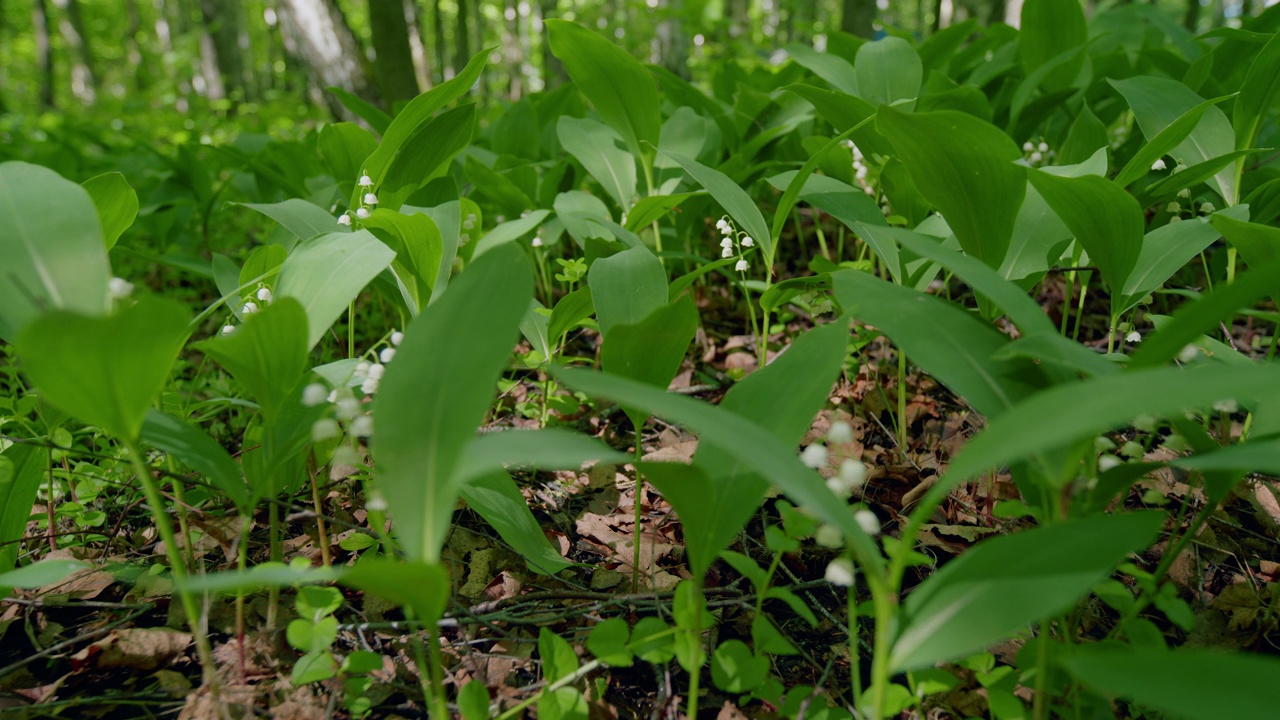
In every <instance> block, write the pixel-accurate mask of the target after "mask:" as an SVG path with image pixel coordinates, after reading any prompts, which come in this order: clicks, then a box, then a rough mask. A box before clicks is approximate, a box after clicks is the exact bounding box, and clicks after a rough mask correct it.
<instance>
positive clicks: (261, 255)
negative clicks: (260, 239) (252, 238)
mask: <svg viewBox="0 0 1280 720" xmlns="http://www.w3.org/2000/svg"><path fill="white" fill-rule="evenodd" d="M287 257H289V253H288V252H287V251H285V249H284V248H283V247H281V246H279V245H259V246H258V247H256V248H254V249H253V252H251V253H249V257H247V258H245V259H244V267H242V268H240V278H239V280H240V282H239V287H240V293H239V295H238V296H237V297H236V298H233V300H253V301H255V302H254V304H259V303H258V302H257V297H255V296H256V294H257V289H258V288H257V283H265V284H266V285H268V286H273V285H275V284H276V277H277V276H278V275H279V274H280V266H281V265H283V264H284V261H285V258H287ZM219 289H221V288H219ZM236 305H237V306H238V307H237V309H239V310H240V312H239V313H237V316H238V317H240V318H241V319H242V320H243V319H244V305H242V304H240V303H238V302H237V303H236Z"/></svg>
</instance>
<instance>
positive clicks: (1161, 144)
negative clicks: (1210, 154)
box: [1115, 95, 1232, 187]
mask: <svg viewBox="0 0 1280 720" xmlns="http://www.w3.org/2000/svg"><path fill="white" fill-rule="evenodd" d="M1230 97H1232V96H1231V95H1223V96H1222V97H1216V98H1213V99H1210V100H1205V101H1204V102H1202V103H1198V104H1196V105H1195V106H1194V107H1192V108H1191V109H1189V110H1187V111H1186V112H1184V113H1183V114H1182V115H1179V116H1178V118H1177V119H1176V120H1174V121H1173V122H1171V123H1169V124H1168V125H1167V126H1165V128H1164V129H1163V130H1161V131H1160V132H1158V133H1156V135H1155V137H1153V138H1151V140H1150V142H1148V143H1147V144H1146V145H1143V146H1142V149H1141V150H1139V151H1138V152H1136V153H1134V155H1133V157H1132V158H1130V160H1129V162H1128V163H1127V164H1126V165H1125V166H1124V169H1122V170H1121V171H1120V174H1119V175H1117V176H1116V178H1115V183H1116V184H1117V185H1119V186H1120V187H1128V186H1129V185H1131V184H1132V183H1133V182H1134V181H1135V180H1137V179H1138V178H1140V177H1143V176H1145V175H1146V174H1147V173H1149V172H1151V165H1152V164H1153V163H1155V161H1156V160H1158V159H1160V158H1162V157H1164V156H1165V155H1168V154H1169V153H1170V152H1172V151H1173V149H1174V148H1176V147H1177V146H1178V145H1179V144H1181V143H1182V142H1183V141H1184V140H1186V139H1187V137H1188V136H1189V135H1191V132H1192V131H1193V130H1195V129H1196V127H1197V126H1198V125H1199V123H1200V119H1201V118H1202V117H1204V114H1205V112H1207V111H1208V110H1209V108H1211V107H1213V106H1214V105H1217V104H1218V103H1220V102H1222V101H1223V100H1226V99H1227V98H1230Z"/></svg>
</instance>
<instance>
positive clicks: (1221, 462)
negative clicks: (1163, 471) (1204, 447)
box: [1169, 437, 1280, 475]
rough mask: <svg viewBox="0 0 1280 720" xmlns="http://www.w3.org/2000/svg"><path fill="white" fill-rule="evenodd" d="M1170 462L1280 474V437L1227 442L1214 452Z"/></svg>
mask: <svg viewBox="0 0 1280 720" xmlns="http://www.w3.org/2000/svg"><path fill="white" fill-rule="evenodd" d="M1169 464H1170V465H1174V466H1176V467H1180V468H1186V469H1188V470H1201V471H1206V470H1239V471H1241V472H1251V473H1264V474H1267V475H1276V474H1280V438H1274V437H1273V438H1269V439H1266V440H1250V441H1249V442H1246V443H1243V444H1240V445H1228V446H1227V447H1224V448H1221V449H1219V450H1214V451H1213V452H1209V453H1204V454H1198V455H1191V456H1189V457H1181V458H1176V459H1174V460H1172V461H1170V463H1169Z"/></svg>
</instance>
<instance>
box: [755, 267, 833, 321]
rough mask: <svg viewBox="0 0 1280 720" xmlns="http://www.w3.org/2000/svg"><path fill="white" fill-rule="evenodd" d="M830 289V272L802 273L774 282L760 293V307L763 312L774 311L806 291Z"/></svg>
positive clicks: (814, 291) (806, 292)
mask: <svg viewBox="0 0 1280 720" xmlns="http://www.w3.org/2000/svg"><path fill="white" fill-rule="evenodd" d="M830 289H831V273H818V274H817V275H804V276H801V277H794V278H790V279H787V280H783V281H782V282H779V283H774V284H773V285H770V286H769V289H768V290H765V291H764V292H763V293H761V294H760V307H761V308H763V309H764V311H765V312H770V313H771V312H774V311H775V310H777V309H778V308H780V307H782V306H783V305H786V304H787V303H789V302H791V301H792V300H793V299H795V298H797V297H800V296H801V295H805V294H808V293H817V292H823V291H826V290H830Z"/></svg>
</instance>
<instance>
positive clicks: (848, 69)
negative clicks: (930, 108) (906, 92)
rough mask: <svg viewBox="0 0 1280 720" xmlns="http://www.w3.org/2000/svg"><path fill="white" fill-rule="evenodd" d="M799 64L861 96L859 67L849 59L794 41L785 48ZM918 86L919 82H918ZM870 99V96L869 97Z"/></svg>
mask: <svg viewBox="0 0 1280 720" xmlns="http://www.w3.org/2000/svg"><path fill="white" fill-rule="evenodd" d="M784 49H785V50H786V51H787V55H789V56H790V57H791V59H792V60H794V61H795V62H796V63H797V64H798V65H800V66H802V67H804V68H805V69H806V70H808V71H809V72H811V73H813V74H814V75H817V76H818V77H820V78H822V79H823V80H825V81H826V82H827V83H828V84H829V85H831V87H833V88H835V89H836V90H839V91H840V92H842V93H845V94H846V95H853V96H857V97H861V96H862V93H860V92H859V88H858V79H859V78H858V72H857V69H856V68H855V67H854V66H853V65H850V64H849V61H848V60H845V59H844V58H842V57H840V56H839V55H834V54H832V53H823V52H818V51H817V50H814V49H813V48H811V47H808V46H807V45H800V44H798V43H792V44H790V45H787V46H786V47H785V48H784ZM917 87H919V84H918V83H917ZM867 99H868V100H870V98H867Z"/></svg>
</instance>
